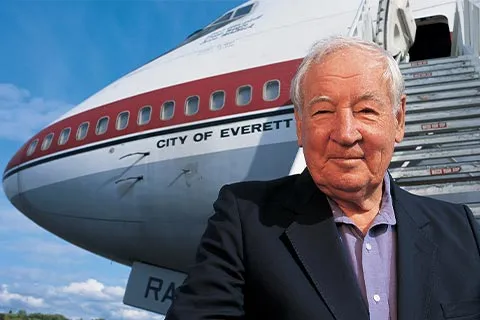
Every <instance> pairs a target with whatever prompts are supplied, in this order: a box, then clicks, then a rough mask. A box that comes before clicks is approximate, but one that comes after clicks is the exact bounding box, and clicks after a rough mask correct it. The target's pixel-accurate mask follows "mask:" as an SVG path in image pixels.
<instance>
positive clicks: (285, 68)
mask: <svg viewBox="0 0 480 320" xmlns="http://www.w3.org/2000/svg"><path fill="white" fill-rule="evenodd" d="M300 62H301V59H296V60H290V61H285V62H279V63H274V64H270V65H265V66H260V67H255V68H251V69H246V70H241V71H235V72H231V73H226V74H222V75H217V76H213V77H208V78H204V79H200V80H195V81H191V82H186V83H182V84H179V85H175V86H171V87H166V88H162V89H158V90H154V91H151V92H147V93H142V94H139V95H136V96H132V97H128V98H125V99H122V100H118V101H115V102H112V103H109V104H106V105H103V106H99V107H96V108H93V109H90V110H87V111H84V112H81V113H79V114H76V115H73V116H71V117H69V118H66V119H63V120H61V121H59V122H56V123H54V124H52V125H51V126H49V127H46V128H44V129H43V130H42V131H40V132H39V133H38V134H36V135H35V136H34V137H32V138H31V139H30V140H29V141H28V142H27V143H25V144H24V145H23V146H22V147H21V148H20V150H18V151H17V153H16V154H15V155H14V156H13V158H12V159H11V160H10V162H9V163H8V165H7V167H6V169H5V172H6V171H8V170H10V169H11V168H13V167H16V166H18V165H21V164H22V163H24V162H27V161H31V160H34V159H37V158H40V157H45V156H48V155H51V154H55V153H57V152H61V151H65V150H69V149H72V148H78V147H81V146H83V145H88V144H91V143H97V142H101V141H104V140H109V139H113V138H118V137H121V136H125V135H130V134H134V133H138V132H142V131H147V130H152V129H158V128H164V127H169V126H174V125H180V124H188V123H192V122H196V121H202V120H209V119H215V118H219V117H225V116H231V115H238V114H242V113H246V112H252V111H257V110H265V109H270V108H275V107H279V106H283V105H288V104H290V95H289V90H290V81H291V79H292V77H293V75H294V73H295V71H296V69H297V67H298V65H299V64H300ZM166 76H168V75H166ZM270 80H279V81H280V96H279V98H278V99H276V100H274V101H265V100H264V99H263V86H264V84H265V83H266V82H267V81H270ZM243 85H250V86H252V88H253V91H252V100H251V102H250V103H249V104H248V105H246V106H237V105H236V101H235V99H236V91H237V88H238V87H240V86H243ZM217 90H223V91H225V106H224V107H223V108H222V109H221V110H216V111H212V110H210V108H209V103H210V95H211V94H212V93H213V92H214V91H217ZM193 95H197V96H199V97H200V105H199V106H200V107H199V111H198V113H196V114H195V115H191V116H187V115H185V112H184V111H185V100H186V99H187V98H188V97H190V96H193ZM168 100H174V101H175V114H174V116H173V118H172V119H169V120H161V119H160V110H161V106H162V104H163V103H164V102H165V101H168ZM146 105H150V106H152V109H153V110H152V117H151V120H150V122H149V123H148V124H146V125H141V126H140V125H138V124H137V115H138V112H139V110H140V109H141V108H142V107H143V106H146ZM123 111H129V112H130V120H129V123H128V126H127V128H125V129H124V130H116V128H115V123H116V119H117V116H118V114H119V113H121V112H123ZM104 116H108V117H109V118H110V120H109V123H108V129H107V132H106V133H105V134H102V135H96V134H95V127H96V125H97V121H98V120H99V119H100V118H101V117H104ZM85 121H88V122H90V127H89V129H88V135H87V137H86V138H85V139H83V140H80V141H78V140H76V133H77V129H78V126H80V125H81V124H82V123H84V122H85ZM68 127H70V128H71V133H70V138H69V140H68V142H67V143H66V144H64V145H58V143H57V142H58V138H59V136H60V132H61V131H62V130H63V129H64V128H68ZM52 132H53V133H54V134H55V136H54V138H53V141H52V144H51V146H50V148H48V149H47V150H41V144H42V141H43V139H44V138H45V136H46V135H48V134H49V133H52ZM35 139H38V140H39V141H38V145H37V148H36V150H35V152H34V153H33V154H32V155H30V156H27V155H26V152H27V148H28V146H29V145H30V143H31V142H32V141H34V140H35Z"/></svg>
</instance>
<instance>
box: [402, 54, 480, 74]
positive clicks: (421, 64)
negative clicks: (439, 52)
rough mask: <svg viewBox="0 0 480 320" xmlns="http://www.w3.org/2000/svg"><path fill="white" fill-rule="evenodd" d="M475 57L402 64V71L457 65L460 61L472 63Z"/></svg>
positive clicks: (467, 56)
mask: <svg viewBox="0 0 480 320" xmlns="http://www.w3.org/2000/svg"><path fill="white" fill-rule="evenodd" d="M472 60H473V56H469V55H465V56H457V57H445V58H438V59H428V60H419V61H412V62H408V63H401V64H400V70H402V71H403V70H405V69H414V68H418V67H425V66H433V65H437V64H449V63H455V62H460V61H472Z"/></svg>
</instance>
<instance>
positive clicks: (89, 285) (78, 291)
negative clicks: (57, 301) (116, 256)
mask: <svg viewBox="0 0 480 320" xmlns="http://www.w3.org/2000/svg"><path fill="white" fill-rule="evenodd" d="M59 292H63V293H67V294H73V295H78V296H82V297H84V298H87V299H92V300H110V301H113V300H119V299H120V300H121V299H122V297H123V294H124V293H125V289H123V288H121V287H118V286H112V287H109V286H105V285H104V284H103V283H101V282H99V281H98V280H95V279H88V280H87V281H84V282H72V283H70V284H69V285H68V286H65V287H62V288H60V289H59Z"/></svg>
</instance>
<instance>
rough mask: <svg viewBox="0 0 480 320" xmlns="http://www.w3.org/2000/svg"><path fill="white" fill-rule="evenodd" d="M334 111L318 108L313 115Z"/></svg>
mask: <svg viewBox="0 0 480 320" xmlns="http://www.w3.org/2000/svg"><path fill="white" fill-rule="evenodd" d="M331 112H332V111H330V110H316V111H315V112H314V113H313V115H314V116H315V115H321V114H327V113H331Z"/></svg>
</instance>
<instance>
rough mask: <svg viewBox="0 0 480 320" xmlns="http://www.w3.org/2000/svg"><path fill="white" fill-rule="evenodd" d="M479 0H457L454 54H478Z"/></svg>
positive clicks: (479, 45)
mask: <svg viewBox="0 0 480 320" xmlns="http://www.w3.org/2000/svg"><path fill="white" fill-rule="evenodd" d="M479 26H480V1H479V0H457V11H456V13H455V29H454V33H455V34H456V36H457V43H456V46H457V47H456V50H455V52H454V53H456V54H473V55H480V27H479Z"/></svg>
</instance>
